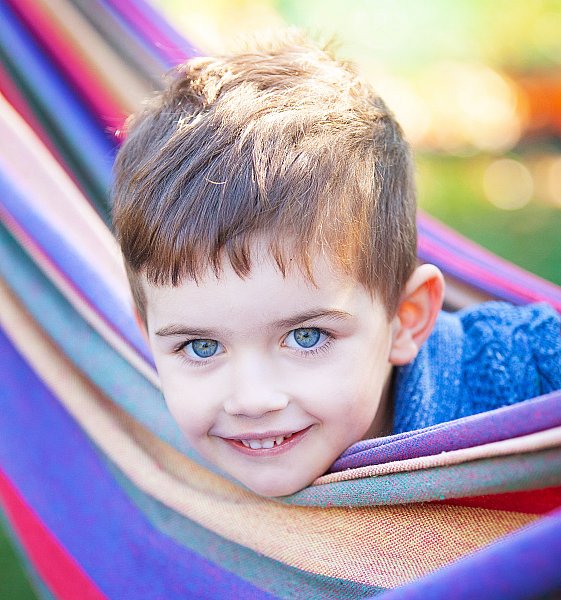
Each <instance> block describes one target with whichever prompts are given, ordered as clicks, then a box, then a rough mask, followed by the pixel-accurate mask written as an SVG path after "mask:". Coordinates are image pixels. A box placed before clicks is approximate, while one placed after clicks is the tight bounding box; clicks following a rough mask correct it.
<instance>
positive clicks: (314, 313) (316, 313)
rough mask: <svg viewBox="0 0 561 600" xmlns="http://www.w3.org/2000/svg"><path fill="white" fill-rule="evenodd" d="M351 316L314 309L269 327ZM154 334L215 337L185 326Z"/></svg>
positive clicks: (173, 327)
mask: <svg viewBox="0 0 561 600" xmlns="http://www.w3.org/2000/svg"><path fill="white" fill-rule="evenodd" d="M352 316H353V315H351V314H350V313H348V312H345V311H343V310H326V309H315V310H309V311H306V312H302V313H298V314H296V315H292V316H290V317H287V318H286V319H279V320H278V321H274V322H273V323H272V324H271V325H270V327H271V328H273V329H292V328H294V327H296V325H302V324H303V323H306V322H307V321H312V320H315V319H330V320H333V321H343V320H347V319H351V318H352ZM155 334H156V335H157V336H160V337H167V336H180V335H181V336H193V337H199V338H202V339H208V338H213V337H216V331H214V330H212V329H200V328H196V327H188V326H187V325H178V324H171V325H166V326H164V327H161V328H160V329H158V330H157V331H156V332H155Z"/></svg>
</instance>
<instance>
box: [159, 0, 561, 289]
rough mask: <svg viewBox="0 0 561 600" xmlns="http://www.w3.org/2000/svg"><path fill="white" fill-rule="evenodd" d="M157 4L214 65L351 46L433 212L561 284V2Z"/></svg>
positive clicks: (232, 0)
mask: <svg viewBox="0 0 561 600" xmlns="http://www.w3.org/2000/svg"><path fill="white" fill-rule="evenodd" d="M154 1H155V4H156V5H158V6H160V7H161V8H162V10H164V11H165V12H166V13H167V14H168V16H170V18H171V20H172V22H173V23H174V24H175V25H176V26H177V28H178V29H180V30H181V31H183V32H184V33H185V34H186V35H187V37H189V38H190V39H191V40H192V41H193V42H194V43H195V45H197V46H198V47H199V48H200V49H201V51H202V52H209V53H212V52H217V51H218V52H219V51H223V50H225V49H227V48H228V47H231V46H232V45H235V42H236V39H237V38H239V37H243V36H244V35H248V34H251V33H252V32H254V31H256V30H265V29H278V28H281V27H285V26H286V25H295V26H298V27H301V28H303V29H305V30H307V31H308V32H309V33H310V34H311V35H312V36H313V37H316V38H318V39H322V40H327V39H332V38H334V39H335V40H337V41H338V42H339V46H340V51H339V54H340V55H341V56H342V57H344V58H351V59H353V60H355V61H356V62H357V63H358V64H359V67H360V69H361V71H362V72H363V73H365V74H366V76H367V77H368V78H369V79H370V80H371V81H372V83H373V84H374V86H375V87H376V88H377V89H378V91H379V92H380V93H381V95H382V96H383V97H384V98H385V100H386V101H387V103H388V104H389V105H390V107H391V108H392V109H393V110H394V111H395V113H396V115H397V117H398V119H399V120H400V121H401V123H402V124H403V126H404V129H405V131H406V134H407V135H408V137H409V139H410V141H411V143H412V144H413V146H414V147H415V149H416V152H417V157H418V171H419V179H418V183H419V202H420V205H421V207H422V208H423V209H425V210H427V211H429V212H430V213H431V214H433V215H434V216H436V217H437V218H439V219H441V220H443V221H444V222H445V223H447V224H449V225H450V226H452V227H453V228H455V229H457V230H458V231H459V232H461V233H463V234H465V235H467V236H468V237H470V238H471V239H473V240H474V241H476V242H478V243H481V244H483V245H484V246H486V247H487V248H489V249H490V250H492V251H493V252H495V253H497V254H499V255H501V256H504V257H505V258H508V259H509V260H512V261H513V262H516V263H518V264H520V265H521V266H523V267H525V268H526V269H529V270H531V271H533V272H535V273H538V274H540V275H541V276H543V277H546V278H548V279H550V280H552V281H555V282H557V283H559V284H561V267H560V266H559V265H561V242H560V241H559V240H560V239H561V235H560V234H561V227H560V226H561V144H560V138H561V0H531V1H527V0H495V1H494V2H489V1H488V0H455V1H454V2H448V1H447V0H427V1H426V2H418V0H399V1H397V2H396V1H395V0H376V2H373V1H372V0H348V1H346V2H342V1H341V0H305V1H302V0H207V2H205V3H200V2H194V1H193V0H157V1H156V0H154ZM505 158H506V159H507V160H506V161H504V159H505ZM510 174H512V177H510Z"/></svg>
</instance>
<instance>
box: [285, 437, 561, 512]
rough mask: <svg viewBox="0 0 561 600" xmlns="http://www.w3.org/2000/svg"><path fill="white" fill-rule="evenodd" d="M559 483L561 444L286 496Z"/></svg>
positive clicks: (446, 492) (349, 496) (435, 496)
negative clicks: (522, 452)
mask: <svg viewBox="0 0 561 600" xmlns="http://www.w3.org/2000/svg"><path fill="white" fill-rule="evenodd" d="M558 485H561V448H559V447H558V448H552V449H549V450H542V451H540V452H529V453H526V454H517V455H512V456H501V457H495V458H487V459H483V460H477V461H472V462H468V463H463V464H459V465H450V466H446V467H434V468H432V469H422V470H420V471H409V472H407V473H394V474H391V475H380V476H377V477H369V478H365V479H358V480H352V481H343V482H340V483H330V484H327V485H320V486H315V487H309V488H306V489H304V490H302V491H301V492H298V493H297V494H294V495H293V496H287V497H286V498H284V499H283V500H284V501H285V502H287V503H288V504H297V505H302V506H376V505H389V504H407V503H411V502H428V501H433V500H445V499H449V498H463V497H466V496H481V495H485V494H499V493H503V492H515V491H519V490H533V489H540V488H545V487H551V486H558Z"/></svg>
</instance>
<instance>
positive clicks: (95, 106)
mask: <svg viewBox="0 0 561 600" xmlns="http://www.w3.org/2000/svg"><path fill="white" fill-rule="evenodd" d="M8 2H9V4H10V5H11V6H12V8H13V9H14V11H16V12H17V14H18V15H19V16H20V17H21V19H22V20H23V21H24V22H25V24H26V26H27V27H28V28H29V30H30V31H31V32H32V33H33V35H34V36H35V37H36V38H37V39H38V40H39V42H40V44H41V46H42V47H43V49H44V50H45V51H47V52H48V54H49V55H50V56H51V57H52V58H53V59H54V60H55V62H56V63H57V64H58V65H59V67H60V68H61V69H62V70H63V71H64V72H65V73H66V75H68V76H69V78H70V79H71V80H72V82H73V84H74V85H75V86H76V88H77V89H78V91H79V92H80V93H81V95H82V96H83V97H84V99H85V100H86V101H87V103H88V104H89V106H90V107H91V109H92V110H93V111H94V114H95V115H96V116H97V117H98V118H99V119H100V120H101V121H102V122H103V123H105V124H106V125H108V126H110V127H112V128H114V127H118V126H120V125H121V124H122V122H123V120H124V116H125V110H124V109H123V108H122V107H120V106H119V104H118V102H117V101H116V100H115V99H114V98H113V97H112V96H111V95H110V94H109V93H107V91H106V90H105V88H104V87H103V85H102V84H100V83H99V81H98V80H97V78H96V75H95V73H93V72H92V71H91V68H90V65H89V64H87V63H86V62H85V61H84V60H83V59H82V58H81V57H80V56H79V54H78V53H77V52H76V49H75V48H74V47H73V46H72V45H71V44H69V43H68V41H67V40H65V39H64V37H63V35H62V34H61V32H60V30H59V29H58V28H57V27H56V26H55V25H54V24H53V23H52V22H51V21H50V20H49V18H48V16H47V15H46V14H45V13H44V12H43V11H42V10H41V9H40V8H39V7H38V6H37V5H35V4H33V2H32V0H8Z"/></svg>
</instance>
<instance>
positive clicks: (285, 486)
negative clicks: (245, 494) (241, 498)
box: [241, 479, 309, 498]
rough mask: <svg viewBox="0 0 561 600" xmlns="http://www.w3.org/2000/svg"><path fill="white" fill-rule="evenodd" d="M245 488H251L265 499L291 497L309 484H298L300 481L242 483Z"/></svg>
mask: <svg viewBox="0 0 561 600" xmlns="http://www.w3.org/2000/svg"><path fill="white" fill-rule="evenodd" d="M241 483H243V484H244V485H245V487H247V488H249V489H250V490H251V491H252V492H254V493H255V494H258V495H259V496H263V497H265V498H278V497H280V496H290V495H292V494H295V493H296V492H299V491H300V490H302V489H304V488H305V487H307V486H308V485H309V482H306V481H304V482H298V481H279V480H276V481H275V480H272V481H267V480H265V479H264V480H263V481H251V482H243V481H242V482H241Z"/></svg>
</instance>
